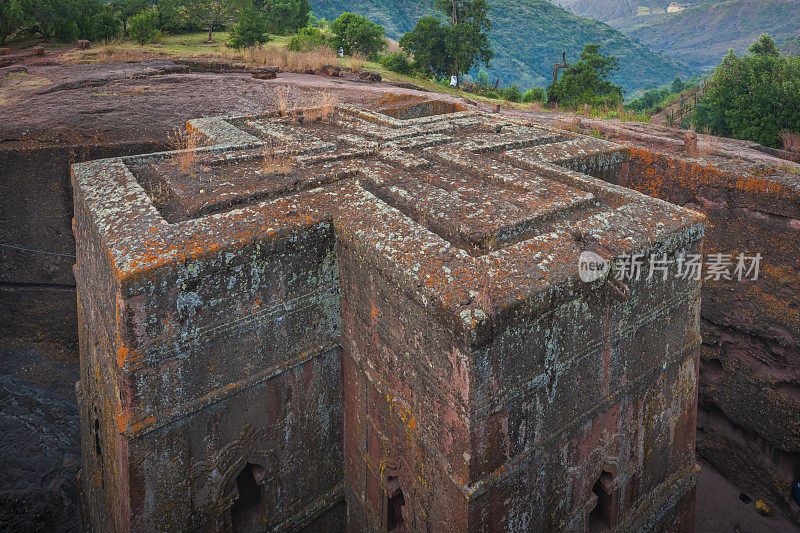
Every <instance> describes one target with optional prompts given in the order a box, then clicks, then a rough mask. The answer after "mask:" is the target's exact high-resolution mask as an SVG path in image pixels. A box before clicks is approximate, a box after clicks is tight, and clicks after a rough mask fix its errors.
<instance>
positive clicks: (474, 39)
mask: <svg viewBox="0 0 800 533" xmlns="http://www.w3.org/2000/svg"><path fill="white" fill-rule="evenodd" d="M436 8H437V9H438V10H439V12H440V13H441V14H442V16H444V17H445V18H446V20H447V21H448V23H443V22H442V21H441V19H439V18H437V17H433V16H428V17H423V18H421V19H420V20H419V21H417V24H416V26H414V29H413V30H412V31H410V32H409V33H407V34H405V35H404V36H403V37H402V38H401V39H400V46H401V48H403V50H405V51H406V52H407V53H409V54H412V55H413V56H414V61H415V63H416V65H417V67H418V69H419V70H420V71H421V72H424V73H426V74H428V75H433V76H435V77H436V78H443V77H445V76H447V75H452V76H456V77H458V76H460V75H461V74H465V73H467V72H469V71H470V70H472V69H473V68H474V67H476V66H478V65H479V64H481V63H483V64H484V65H486V66H489V62H490V61H491V60H492V58H493V57H494V52H493V51H492V48H491V46H490V45H489V37H488V32H489V30H491V28H492V24H491V22H490V21H489V17H488V11H489V8H488V6H487V5H486V1H485V0H436Z"/></svg>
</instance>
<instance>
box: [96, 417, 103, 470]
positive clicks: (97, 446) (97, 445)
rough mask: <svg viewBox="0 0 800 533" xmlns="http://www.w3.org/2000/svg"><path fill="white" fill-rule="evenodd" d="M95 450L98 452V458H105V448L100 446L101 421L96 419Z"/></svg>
mask: <svg viewBox="0 0 800 533" xmlns="http://www.w3.org/2000/svg"><path fill="white" fill-rule="evenodd" d="M94 451H95V453H97V458H98V459H100V461H102V460H103V450H102V448H101V447H100V421H99V420H97V419H96V418H95V419H94Z"/></svg>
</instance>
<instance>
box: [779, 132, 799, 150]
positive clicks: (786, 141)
mask: <svg viewBox="0 0 800 533" xmlns="http://www.w3.org/2000/svg"><path fill="white" fill-rule="evenodd" d="M778 135H779V136H780V138H781V141H783V149H784V150H786V151H789V152H800V133H795V132H793V131H782V132H780V133H779V134H778Z"/></svg>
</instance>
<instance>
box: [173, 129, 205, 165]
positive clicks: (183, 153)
mask: <svg viewBox="0 0 800 533" xmlns="http://www.w3.org/2000/svg"><path fill="white" fill-rule="evenodd" d="M167 138H168V139H169V143H170V144H171V145H172V149H173V150H176V151H175V152H174V153H173V154H172V164H173V165H175V166H177V167H179V168H180V169H181V172H183V173H184V174H188V173H189V172H191V171H192V170H194V168H195V166H196V165H197V150H196V148H199V147H200V146H202V145H203V144H202V136H201V135H200V134H199V133H198V132H196V131H194V130H192V131H187V130H186V129H184V128H175V129H174V130H172V133H170V134H168V135H167Z"/></svg>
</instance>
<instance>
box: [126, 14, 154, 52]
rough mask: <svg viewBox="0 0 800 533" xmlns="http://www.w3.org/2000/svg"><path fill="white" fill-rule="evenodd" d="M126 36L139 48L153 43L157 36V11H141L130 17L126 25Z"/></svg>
mask: <svg viewBox="0 0 800 533" xmlns="http://www.w3.org/2000/svg"><path fill="white" fill-rule="evenodd" d="M128 34H129V35H130V36H131V39H133V40H134V41H136V42H137V43H139V45H140V46H142V45H144V44H146V43H151V42H153V41H155V40H156V38H157V37H158V35H159V31H158V11H156V10H155V9H152V8H150V9H143V10H142V11H141V12H139V14H138V15H135V16H134V17H132V18H131V20H130V24H129V25H128Z"/></svg>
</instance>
